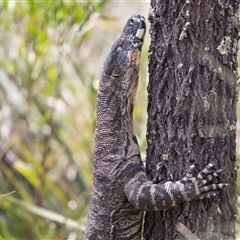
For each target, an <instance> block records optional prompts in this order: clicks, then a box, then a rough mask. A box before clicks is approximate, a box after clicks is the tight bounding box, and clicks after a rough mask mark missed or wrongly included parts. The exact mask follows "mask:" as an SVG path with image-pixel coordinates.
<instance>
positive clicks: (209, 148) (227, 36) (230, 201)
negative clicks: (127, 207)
mask: <svg viewBox="0 0 240 240" xmlns="http://www.w3.org/2000/svg"><path fill="white" fill-rule="evenodd" d="M238 4H239V3H238V1H237V0H219V1H202V0H195V1H189V0H186V1H185V2H184V1H179V0H172V1H156V0H152V1H151V7H152V8H153V9H152V13H151V14H150V15H149V20H150V24H151V29H150V34H151V45H150V57H149V86H148V92H149V99H148V124H147V141H148V147H147V174H148V176H149V178H150V179H155V181H157V182H166V181H167V180H173V181H176V180H179V179H180V178H182V177H183V175H184V174H185V173H186V169H187V168H188V167H189V166H190V165H191V164H192V163H195V164H196V168H197V170H201V169H202V168H204V167H205V165H207V163H209V162H212V163H213V164H215V166H216V167H217V168H225V170H224V171H223V172H222V173H221V177H220V179H219V181H220V182H227V183H230V187H228V188H227V189H224V190H222V191H221V192H220V194H219V195H218V196H217V197H215V198H213V199H209V200H203V201H195V202H191V203H190V204H187V203H186V204H182V205H180V206H178V207H174V208H172V209H169V210H165V211H161V212H147V213H146V218H145V226H144V237H145V239H154V240H157V239H191V240H192V239H198V238H200V239H228V240H229V239H232V238H234V234H235V219H236V207H235V204H236V163H235V160H236V157H235V151H236V149H235V148H236V144H235V136H236V135H235V133H236V103H237V91H236V84H237V50H238V30H239V25H238V24H239V22H238V15H237V10H238ZM156 176H157V178H156Z"/></svg>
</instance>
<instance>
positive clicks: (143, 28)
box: [135, 16, 146, 41]
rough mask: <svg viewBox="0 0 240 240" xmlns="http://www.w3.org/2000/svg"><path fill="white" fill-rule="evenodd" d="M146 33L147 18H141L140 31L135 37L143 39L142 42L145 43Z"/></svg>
mask: <svg viewBox="0 0 240 240" xmlns="http://www.w3.org/2000/svg"><path fill="white" fill-rule="evenodd" d="M145 31H146V23H145V18H144V17H143V16H141V17H140V19H139V27H138V30H137V32H136V35H135V36H136V37H137V38H139V39H141V41H143V39H144V35H145Z"/></svg>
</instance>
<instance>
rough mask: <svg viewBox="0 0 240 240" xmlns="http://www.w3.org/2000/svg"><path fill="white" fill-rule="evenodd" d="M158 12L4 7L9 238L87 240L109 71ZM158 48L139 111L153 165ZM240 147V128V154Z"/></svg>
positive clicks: (1, 91) (143, 75) (69, 5)
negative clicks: (103, 78)
mask: <svg viewBox="0 0 240 240" xmlns="http://www.w3.org/2000/svg"><path fill="white" fill-rule="evenodd" d="M149 6H150V5H149V2H130V3H129V2H114V1H112V2H110V1H108V0H100V1H96V2H93V1H85V2H77V1H74V0H71V1H49V0H43V1H34V0H28V1H13V0H11V1H10V0H9V1H0V43H1V44H0V139H1V142H0V146H1V151H0V157H1V158H3V159H4V161H0V239H59V240H60V239H81V238H82V234H83V230H84V226H85V223H86V216H87V210H88V204H89V199H90V194H91V186H92V167H93V147H94V130H95V104H96V91H97V85H98V80H99V77H100V73H101V69H102V64H103V61H104V59H105V58H106V56H107V55H108V53H109V50H110V48H111V45H112V44H113V42H114V41H115V40H116V38H117V37H118V36H119V34H120V33H121V31H122V27H123V26H124V24H125V22H126V19H127V18H128V17H129V16H131V15H132V14H133V13H141V14H143V15H144V16H145V17H146V18H147V15H148V10H149ZM148 29H149V27H148ZM148 46H149V35H148V34H147V36H146V40H145V44H144V48H143V52H142V58H141V72H140V84H139V89H138V94H137V99H136V105H135V112H134V114H135V126H136V127H135V128H136V133H137V136H138V139H139V142H140V146H141V151H142V156H143V158H145V149H146V141H145V133H146V118H147V116H146V105H147V92H146V86H147V58H148ZM237 112H238V117H239V118H238V119H240V106H238V110H237ZM239 139H240V122H239V121H238V138H237V140H238V141H237V143H238V147H237V149H238V150H239V149H240V141H239ZM239 154H240V152H239V151H238V159H239ZM238 192H239V191H238ZM238 222H239V220H238ZM237 227H238V225H237ZM238 232H239V229H238Z"/></svg>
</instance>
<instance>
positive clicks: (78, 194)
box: [0, 0, 107, 239]
mask: <svg viewBox="0 0 240 240" xmlns="http://www.w3.org/2000/svg"><path fill="white" fill-rule="evenodd" d="M106 2H107V1H106V0H102V1H97V2H81V3H79V2H78V1H73V0H71V1H47V0H45V1H33V0H32V1H3V2H0V31H1V34H0V41H1V44H0V86H1V88H0V89H1V90H0V91H1V92H0V102H1V105H0V133H1V143H2V144H3V145H2V148H1V152H0V155H1V157H2V156H3V154H4V153H5V152H6V151H7V150H9V149H11V151H12V155H10V159H13V160H14V161H12V162H6V161H1V162H0V195H1V196H0V234H1V237H2V238H3V239H67V238H71V239H81V236H82V232H83V229H84V224H85V218H86V214H87V208H88V204H89V198H90V193H91V183H92V163H93V156H92V154H93V144H94V127H95V99H96V88H95V86H94V80H95V77H96V76H91V75H90V74H89V72H88V68H87V60H89V59H90V57H88V58H87V56H86V55H85V56H81V55H80V52H83V50H84V49H83V48H86V50H87V48H88V46H87V39H88V37H89V36H90V35H91V32H92V29H93V26H91V24H92V23H93V21H94V19H95V18H99V19H101V11H102V9H103V8H104V6H105V5H106ZM89 54H91V52H89ZM86 59H87V60H86ZM12 191H15V192H13V193H11V194H9V195H4V194H7V193H10V192H12Z"/></svg>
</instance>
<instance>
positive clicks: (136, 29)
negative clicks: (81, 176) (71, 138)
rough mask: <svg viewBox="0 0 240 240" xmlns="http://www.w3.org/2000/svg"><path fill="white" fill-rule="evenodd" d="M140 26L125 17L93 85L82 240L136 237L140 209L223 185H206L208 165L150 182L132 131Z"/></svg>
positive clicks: (136, 18)
mask: <svg viewBox="0 0 240 240" xmlns="http://www.w3.org/2000/svg"><path fill="white" fill-rule="evenodd" d="M145 30H146V25H145V20H144V18H143V17H142V16H140V15H137V14H135V15H133V16H132V17H131V18H129V19H128V21H127V23H126V26H125V27H124V29H123V33H122V35H121V36H120V37H119V38H118V39H117V40H116V42H115V43H114V45H113V46H112V48H111V51H110V54H109V56H108V57H107V59H106V61H105V63H104V67H103V71H102V75H101V80H100V83H99V88H98V99H97V124H96V136H95V152H94V185H93V192H92V197H91V203H90V209H89V214H88V221H87V227H86V231H85V235H84V239H85V240H96V239H104V240H108V239H119V240H120V239H125V240H126V239H129V240H134V239H135V240H140V239H141V226H142V217H143V211H144V210H148V211H159V210H163V209H167V208H170V207H174V206H176V205H177V204H179V203H182V202H184V201H192V200H196V199H203V198H210V197H213V196H215V195H216V194H217V193H218V190H219V189H221V188H223V187H225V186H227V184H211V181H212V179H213V178H216V177H217V176H218V173H219V172H220V171H214V166H213V165H212V164H209V165H207V166H206V167H205V169H204V170H203V171H201V172H200V173H199V174H198V176H197V177H196V178H195V177H193V176H192V174H191V172H192V170H193V166H192V167H191V168H190V171H189V172H188V173H187V175H186V176H185V177H184V178H182V179H181V180H180V181H177V182H170V181H169V182H166V183H165V184H153V182H152V181H150V180H149V179H148V178H147V176H146V174H145V172H144V167H143V163H142V160H141V156H140V151H139V145H138V143H137V139H136V137H135V135H134V129H133V114H132V112H133V103H134V98H135V94H136V90H137V85H138V72H139V61H140V54H141V48H142V44H143V40H144V35H145Z"/></svg>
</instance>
